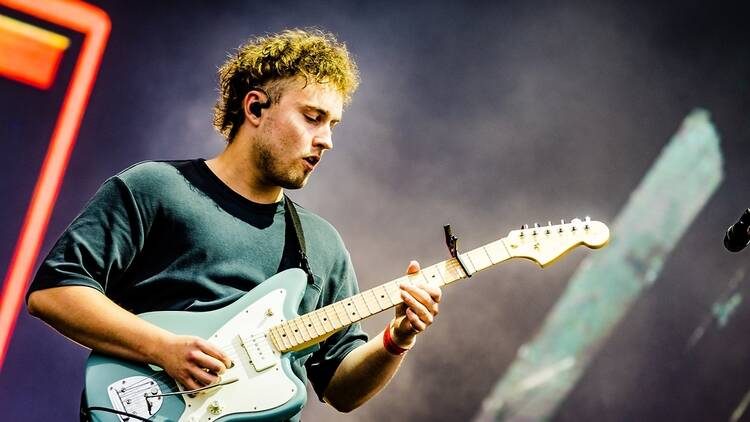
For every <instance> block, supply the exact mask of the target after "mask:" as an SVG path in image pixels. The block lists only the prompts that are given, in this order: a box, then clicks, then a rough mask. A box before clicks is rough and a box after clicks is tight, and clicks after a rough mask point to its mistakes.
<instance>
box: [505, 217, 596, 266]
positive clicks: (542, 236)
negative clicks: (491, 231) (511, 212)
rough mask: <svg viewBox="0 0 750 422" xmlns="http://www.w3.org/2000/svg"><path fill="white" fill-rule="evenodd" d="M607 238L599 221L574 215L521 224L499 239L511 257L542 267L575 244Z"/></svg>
mask: <svg viewBox="0 0 750 422" xmlns="http://www.w3.org/2000/svg"><path fill="white" fill-rule="evenodd" d="M608 241H609V228H608V227H607V225H606V224H604V223H602V222H600V221H592V220H591V219H590V218H589V217H586V219H585V220H583V221H581V220H580V219H578V218H574V219H573V220H572V221H571V222H570V223H565V222H564V221H561V222H560V224H556V225H553V224H551V223H548V224H547V225H546V226H539V225H538V224H534V227H528V226H526V225H524V226H523V227H522V228H521V229H519V230H513V231H511V232H510V233H508V236H507V237H505V238H504V239H503V242H504V243H505V247H506V248H507V250H508V252H509V253H510V255H511V257H514V258H527V259H530V260H532V261H534V262H536V263H537V264H539V265H540V266H541V267H545V266H547V265H549V264H551V263H552V262H554V261H555V260H556V259H557V258H559V257H561V256H562V255H564V254H565V253H566V252H568V251H569V250H571V249H573V248H575V247H576V246H579V245H584V246H587V247H589V248H591V249H598V248H601V247H603V246H604V245H606V244H607V242H608Z"/></svg>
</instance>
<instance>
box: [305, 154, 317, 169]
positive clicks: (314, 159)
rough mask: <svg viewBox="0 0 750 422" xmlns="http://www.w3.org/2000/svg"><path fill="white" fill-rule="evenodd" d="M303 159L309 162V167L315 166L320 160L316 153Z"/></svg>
mask: <svg viewBox="0 0 750 422" xmlns="http://www.w3.org/2000/svg"><path fill="white" fill-rule="evenodd" d="M303 160H305V161H307V162H308V164H310V167H311V168H312V167H315V165H316V164H318V163H319V162H320V157H318V156H317V155H311V156H309V157H304V158H303Z"/></svg>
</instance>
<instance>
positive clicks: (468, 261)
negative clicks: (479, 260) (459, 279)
mask: <svg viewBox="0 0 750 422" xmlns="http://www.w3.org/2000/svg"><path fill="white" fill-rule="evenodd" d="M461 257H462V258H466V259H464V265H466V271H468V274H467V273H466V272H464V269H463V267H460V268H461V272H462V273H463V275H465V276H467V277H468V276H469V274H474V273H475V272H477V267H476V265H474V260H472V259H471V251H470V252H467V253H465V254H462V255H461ZM460 265H461V264H460V263H459V266H460Z"/></svg>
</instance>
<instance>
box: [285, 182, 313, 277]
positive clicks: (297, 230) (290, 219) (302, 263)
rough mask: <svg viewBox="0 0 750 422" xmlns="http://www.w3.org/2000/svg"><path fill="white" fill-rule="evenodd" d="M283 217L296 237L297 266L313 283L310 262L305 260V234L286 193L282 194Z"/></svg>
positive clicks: (292, 203) (295, 209)
mask: <svg viewBox="0 0 750 422" xmlns="http://www.w3.org/2000/svg"><path fill="white" fill-rule="evenodd" d="M284 219H285V220H286V224H287V227H289V226H291V227H292V228H294V234H295V237H296V239H297V252H298V253H299V267H300V268H301V269H302V270H304V271H305V272H306V273H307V282H308V283H310V284H313V283H315V278H314V277H313V273H312V270H311V269H310V262H309V261H308V260H307V249H306V248H305V234H304V233H303V232H302V224H301V223H300V221H299V215H298V214H297V208H296V207H295V206H294V202H292V200H291V199H289V197H288V196H286V194H284ZM290 223H291V224H290Z"/></svg>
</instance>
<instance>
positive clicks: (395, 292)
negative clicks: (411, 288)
mask: <svg viewBox="0 0 750 422" xmlns="http://www.w3.org/2000/svg"><path fill="white" fill-rule="evenodd" d="M401 281H402V278H398V279H396V280H393V281H392V282H390V283H388V284H387V285H386V286H385V288H386V292H387V293H388V298H389V299H391V302H393V304H394V305H398V304H400V303H401V302H403V299H401V288H400V287H399V286H398V285H399V283H400V282H401Z"/></svg>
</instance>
